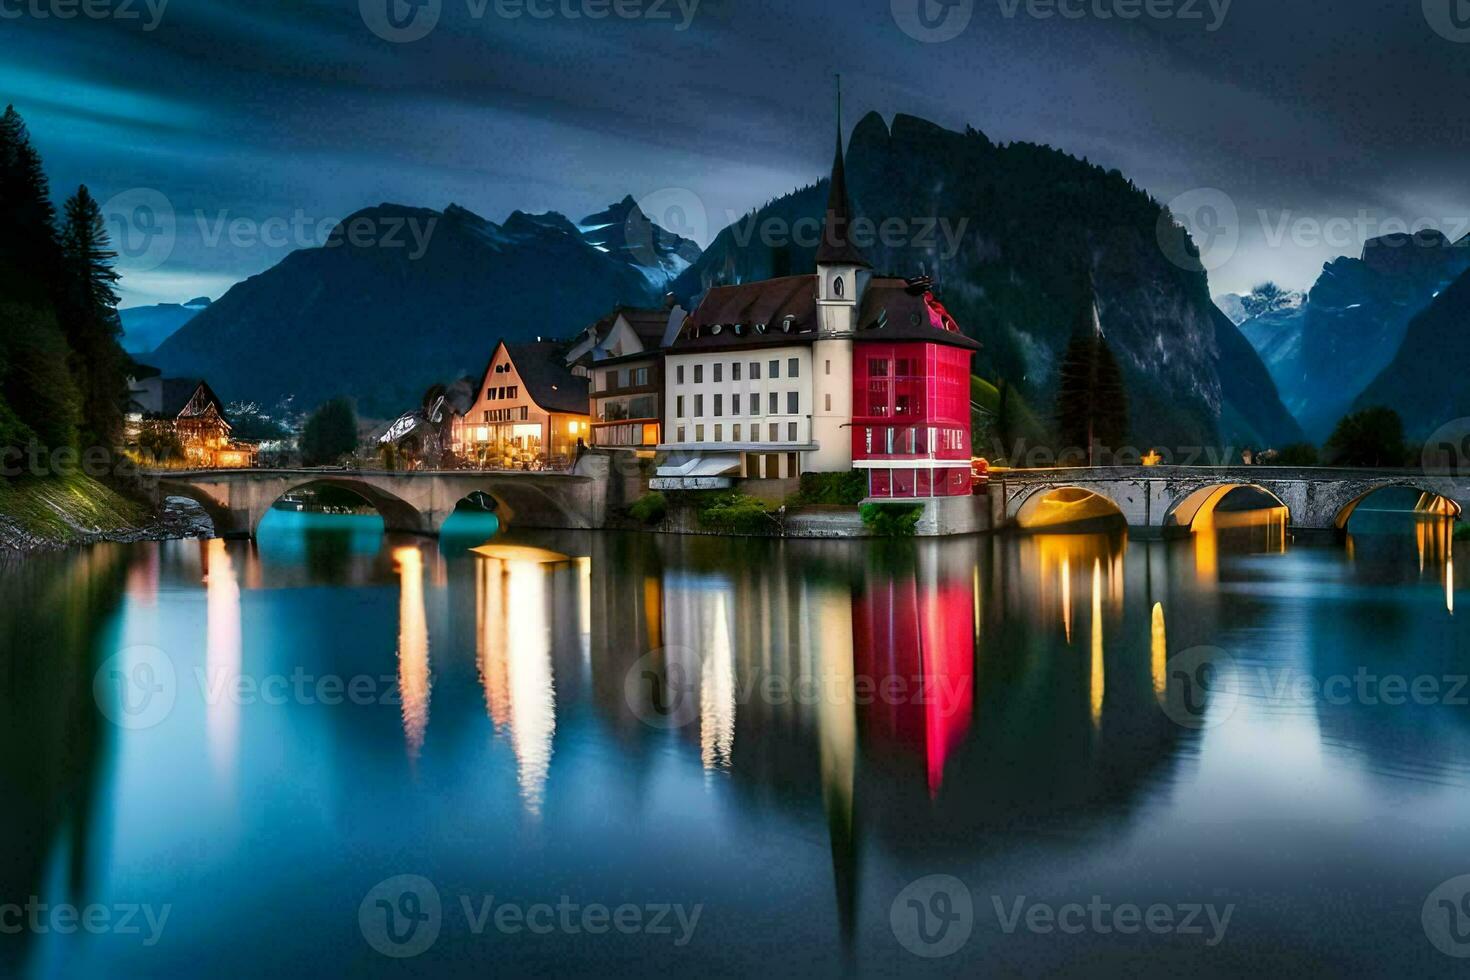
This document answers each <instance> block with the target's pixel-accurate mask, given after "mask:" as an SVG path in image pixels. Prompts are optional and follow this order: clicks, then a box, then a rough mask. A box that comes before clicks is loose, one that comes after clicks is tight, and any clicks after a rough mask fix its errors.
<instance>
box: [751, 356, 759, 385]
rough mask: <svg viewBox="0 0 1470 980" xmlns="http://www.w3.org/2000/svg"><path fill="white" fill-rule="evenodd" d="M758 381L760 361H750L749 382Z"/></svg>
mask: <svg viewBox="0 0 1470 980" xmlns="http://www.w3.org/2000/svg"><path fill="white" fill-rule="evenodd" d="M760 379H761V362H760V361H751V362H750V380H752V381H759V380H760Z"/></svg>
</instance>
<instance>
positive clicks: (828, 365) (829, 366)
mask: <svg viewBox="0 0 1470 980" xmlns="http://www.w3.org/2000/svg"><path fill="white" fill-rule="evenodd" d="M823 368H824V370H825V371H826V372H827V373H828V374H831V373H832V358H830V357H829V358H827V360H826V363H825V364H824V365H823Z"/></svg>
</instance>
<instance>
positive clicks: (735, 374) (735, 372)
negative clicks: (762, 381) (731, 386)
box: [730, 361, 740, 381]
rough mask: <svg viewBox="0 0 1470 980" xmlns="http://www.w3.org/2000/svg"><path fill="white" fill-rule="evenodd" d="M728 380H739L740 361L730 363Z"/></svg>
mask: <svg viewBox="0 0 1470 980" xmlns="http://www.w3.org/2000/svg"><path fill="white" fill-rule="evenodd" d="M730 380H731V381H739V380H740V362H739V361H736V362H735V363H734V364H731V365H730Z"/></svg>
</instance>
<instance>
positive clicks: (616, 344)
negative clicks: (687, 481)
mask: <svg viewBox="0 0 1470 980" xmlns="http://www.w3.org/2000/svg"><path fill="white" fill-rule="evenodd" d="M684 317H685V313H684V310H683V309H681V308H680V307H679V306H678V305H676V304H674V303H673V302H672V300H671V301H670V303H669V305H667V306H665V308H663V309H659V310H645V309H635V308H633V307H619V308H618V309H616V310H614V311H613V312H612V313H610V314H608V315H607V316H606V317H603V318H602V319H601V320H599V321H597V322H596V323H594V324H592V325H591V326H590V327H588V328H587V330H586V331H585V333H584V334H583V335H582V337H581V338H580V339H579V340H578V341H577V342H576V343H575V344H574V345H573V346H572V348H571V350H570V351H568V353H567V361H568V364H569V365H570V367H571V369H572V371H573V372H574V373H578V374H582V375H584V376H586V377H587V378H588V379H589V381H590V382H591V386H590V387H591V398H592V406H591V411H592V433H591V438H590V439H589V440H588V442H589V444H590V445H593V446H596V447H599V448H603V449H633V450H641V451H644V452H650V453H651V452H652V451H653V450H654V448H656V447H657V446H658V444H659V443H660V442H661V441H662V422H663V353H662V349H663V347H664V345H665V342H666V339H668V338H669V337H670V336H671V335H672V334H676V333H677V331H678V330H679V327H680V326H681V325H682V324H683V322H684Z"/></svg>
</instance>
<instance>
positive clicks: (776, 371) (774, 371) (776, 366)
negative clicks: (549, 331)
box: [766, 361, 781, 381]
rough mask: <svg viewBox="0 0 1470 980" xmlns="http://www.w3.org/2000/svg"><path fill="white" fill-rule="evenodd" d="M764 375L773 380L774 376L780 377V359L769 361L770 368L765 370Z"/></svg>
mask: <svg viewBox="0 0 1470 980" xmlns="http://www.w3.org/2000/svg"><path fill="white" fill-rule="evenodd" d="M766 377H768V378H770V379H771V380H773V381H774V380H775V379H776V378H779V377H781V362H780V361H772V362H771V364H770V370H768V371H767V372H766Z"/></svg>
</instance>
